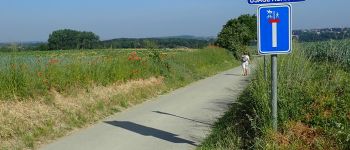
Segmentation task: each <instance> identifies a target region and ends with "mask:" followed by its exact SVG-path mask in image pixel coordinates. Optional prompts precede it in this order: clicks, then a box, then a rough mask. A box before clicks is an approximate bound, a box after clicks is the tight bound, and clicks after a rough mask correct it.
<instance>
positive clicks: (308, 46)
mask: <svg viewBox="0 0 350 150" xmlns="http://www.w3.org/2000/svg"><path fill="white" fill-rule="evenodd" d="M334 42H336V43H345V45H348V44H349V41H329V42H323V43H304V44H298V43H295V46H294V47H295V49H294V51H293V53H292V54H290V55H283V56H279V57H278V59H279V61H278V63H279V65H278V67H279V71H278V75H279V84H278V87H279V89H278V94H279V97H278V100H279V101H278V102H279V105H278V106H279V110H278V111H279V112H278V122H279V130H278V132H274V131H272V130H271V128H272V127H271V110H270V105H271V104H270V92H269V91H270V82H269V81H265V80H264V74H263V66H262V65H259V66H258V68H257V74H256V76H255V78H254V80H253V81H252V83H251V84H250V86H249V87H248V88H247V89H246V91H245V92H244V93H243V94H242V95H241V97H240V98H239V99H238V101H237V103H234V104H232V109H231V110H230V111H229V112H228V113H227V115H228V116H231V117H228V116H227V115H226V116H224V118H226V119H221V120H220V121H219V122H218V123H217V124H216V126H215V127H214V130H213V133H212V135H211V136H210V137H209V138H208V139H207V141H206V142H204V144H203V146H202V148H201V149H241V148H243V149H349V148H350V72H348V71H347V69H346V65H345V64H344V62H341V61H333V59H330V57H331V58H337V59H334V60H338V58H344V54H348V53H349V48H345V47H346V46H345V45H336V44H335V45H333V47H332V48H333V49H332V50H328V49H329V48H330V47H328V46H327V45H332V43H333V44H334ZM323 44H324V45H323ZM312 47H314V48H315V47H317V49H312ZM337 47H338V48H337ZM341 47H344V48H341ZM320 51H322V52H324V53H326V56H327V58H328V59H323V58H318V57H319V55H318V54H320ZM333 51H337V52H333ZM340 60H344V59H340ZM269 70H270V69H269ZM268 74H270V72H269V73H268ZM227 133H230V134H227ZM228 135H229V136H228ZM226 141H229V142H226Z"/></svg>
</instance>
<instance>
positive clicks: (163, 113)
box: [152, 111, 212, 126]
mask: <svg viewBox="0 0 350 150" xmlns="http://www.w3.org/2000/svg"><path fill="white" fill-rule="evenodd" d="M152 112H154V113H158V114H162V115H168V116H173V117H177V118H181V119H185V120H189V121H193V122H197V123H201V124H205V125H208V126H212V124H210V123H205V122H201V121H197V120H193V119H189V118H185V117H181V116H177V115H174V114H170V113H166V112H161V111H152Z"/></svg>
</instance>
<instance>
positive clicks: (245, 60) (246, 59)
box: [242, 55, 250, 62]
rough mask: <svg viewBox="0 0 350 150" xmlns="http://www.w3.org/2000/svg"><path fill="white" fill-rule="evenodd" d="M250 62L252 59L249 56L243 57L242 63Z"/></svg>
mask: <svg viewBox="0 0 350 150" xmlns="http://www.w3.org/2000/svg"><path fill="white" fill-rule="evenodd" d="M249 60H250V59H249V56H248V55H242V62H248V61H249Z"/></svg>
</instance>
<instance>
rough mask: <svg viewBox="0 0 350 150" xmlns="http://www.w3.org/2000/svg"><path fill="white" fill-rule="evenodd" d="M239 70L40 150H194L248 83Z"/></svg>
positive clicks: (101, 123)
mask: <svg viewBox="0 0 350 150" xmlns="http://www.w3.org/2000/svg"><path fill="white" fill-rule="evenodd" d="M241 74H242V73H241V68H240V67H237V68H234V69H232V70H229V71H226V72H223V73H220V74H218V75H216V76H213V77H209V78H207V79H204V80H201V81H198V82H195V83H193V84H190V85H189V86H186V87H184V88H181V89H178V90H175V91H173V92H171V93H169V94H166V95H162V96H159V97H157V98H154V99H152V100H150V101H147V102H145V103H143V104H140V105H137V106H135V107H133V108H130V109H128V110H126V111H124V112H121V113H117V114H116V115H114V116H111V117H109V118H107V119H105V120H104V121H101V122H100V123H98V124H96V125H93V126H91V127H90V128H87V129H83V130H81V131H79V132H77V133H74V134H73V135H70V136H67V137H63V138H61V139H59V140H58V141H56V142H54V143H52V144H48V145H45V146H43V147H42V148H41V149H42V150H186V149H195V148H196V146H198V145H199V144H200V143H201V142H202V141H203V140H204V139H205V137H206V136H207V135H208V134H209V133H210V129H211V126H212V125H213V124H214V123H215V121H216V120H217V119H218V118H219V117H220V116H221V115H223V114H224V112H225V111H226V110H227V109H228V105H229V104H230V103H232V102H233V101H234V100H235V99H237V97H238V96H239V94H240V93H241V92H242V91H243V90H244V89H245V87H246V86H247V85H248V83H249V77H243V76H242V75H241Z"/></svg>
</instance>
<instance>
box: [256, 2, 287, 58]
mask: <svg viewBox="0 0 350 150" xmlns="http://www.w3.org/2000/svg"><path fill="white" fill-rule="evenodd" d="M291 12H292V8H291V5H289V4H287V5H272V6H260V7H259V8H258V49H259V53H260V54H288V53H290V52H291V50H292V26H291V25H292V17H291Z"/></svg>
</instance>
